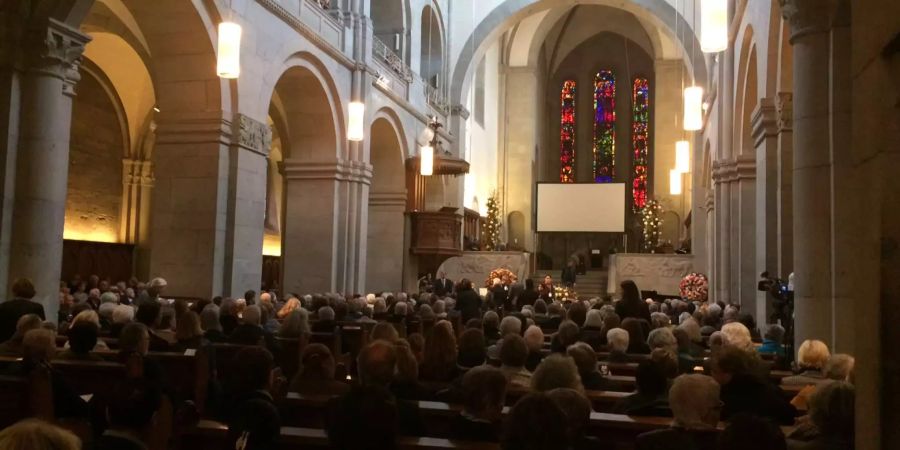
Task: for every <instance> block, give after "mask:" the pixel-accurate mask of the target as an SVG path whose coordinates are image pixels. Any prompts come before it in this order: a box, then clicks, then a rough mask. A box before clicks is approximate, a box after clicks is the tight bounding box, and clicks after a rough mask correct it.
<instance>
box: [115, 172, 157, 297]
mask: <svg viewBox="0 0 900 450" xmlns="http://www.w3.org/2000/svg"><path fill="white" fill-rule="evenodd" d="M152 189H153V163H152V162H150V161H147V160H138V159H123V160H122V214H121V222H122V223H121V229H120V234H119V235H120V236H121V237H122V240H123V241H124V242H127V243H129V244H134V245H135V262H134V266H135V276H137V277H138V278H140V279H147V278H148V277H149V272H150V253H149V249H148V246H149V245H150V196H151V195H152Z"/></svg>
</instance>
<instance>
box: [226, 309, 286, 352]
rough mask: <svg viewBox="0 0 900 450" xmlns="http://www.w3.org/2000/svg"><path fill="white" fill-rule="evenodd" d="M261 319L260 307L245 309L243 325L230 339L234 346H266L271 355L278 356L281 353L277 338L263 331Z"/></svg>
mask: <svg viewBox="0 0 900 450" xmlns="http://www.w3.org/2000/svg"><path fill="white" fill-rule="evenodd" d="M261 319H262V313H261V312H260V310H259V306H256V305H252V306H248V307H247V308H245V309H244V317H243V320H242V322H241V324H240V325H238V326H237V327H235V328H234V331H233V332H232V333H231V335H230V336H229V337H228V339H229V341H230V342H231V343H233V344H241V345H261V346H265V347H266V348H267V349H268V350H269V352H270V353H272V354H273V355H277V354H278V353H279V352H278V344H277V343H276V342H275V336H274V335H272V333H269V332H268V331H266V330H265V329H263V327H262V325H260V320H261Z"/></svg>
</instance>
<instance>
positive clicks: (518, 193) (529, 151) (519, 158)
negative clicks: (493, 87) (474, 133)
mask: <svg viewBox="0 0 900 450" xmlns="http://www.w3.org/2000/svg"><path fill="white" fill-rule="evenodd" d="M505 75H506V88H505V91H506V94H507V95H506V96H505V99H504V102H505V106H504V109H505V110H506V111H508V112H509V111H515V113H514V114H507V116H506V117H507V120H506V123H505V126H506V131H505V135H506V139H504V140H503V141H504V142H503V145H502V146H501V152H502V155H501V159H500V162H501V164H503V165H504V166H505V170H503V172H504V173H505V174H507V175H508V177H507V178H506V179H505V180H501V181H502V182H501V183H499V185H500V186H503V188H504V194H505V196H504V197H503V198H501V203H502V207H503V208H504V210H505V211H533V201H532V199H533V195H532V191H533V189H534V181H535V178H534V164H535V162H534V159H535V154H536V150H535V149H536V148H537V147H538V131H539V129H540V125H539V124H538V122H539V120H538V99H537V95H538V93H539V92H542V91H541V89H539V88H538V75H537V73H536V70H535V68H533V67H526V68H507V69H506V74H505ZM479 201H484V202H486V201H487V199H484V200H481V199H479ZM501 220H504V219H501ZM535 225H536V224H535V223H534V222H533V216H532V214H525V223H524V230H525V236H524V239H525V242H523V243H522V245H523V247H524V248H525V250H526V251H536V248H535V242H534V235H535V231H536V230H535Z"/></svg>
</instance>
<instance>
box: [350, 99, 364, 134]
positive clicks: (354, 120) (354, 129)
mask: <svg viewBox="0 0 900 450" xmlns="http://www.w3.org/2000/svg"><path fill="white" fill-rule="evenodd" d="M348 112H349V113H350V119H349V120H348V121H347V139H349V140H351V141H361V140H363V138H364V137H365V130H364V128H365V127H364V125H363V124H364V123H365V116H366V105H365V103H362V102H350V107H349V110H348Z"/></svg>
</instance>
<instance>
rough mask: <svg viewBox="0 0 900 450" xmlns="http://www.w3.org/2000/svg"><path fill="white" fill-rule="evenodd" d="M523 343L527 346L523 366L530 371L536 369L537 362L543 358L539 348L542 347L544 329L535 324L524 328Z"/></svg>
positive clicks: (541, 348)
mask: <svg viewBox="0 0 900 450" xmlns="http://www.w3.org/2000/svg"><path fill="white" fill-rule="evenodd" d="M525 345H526V346H528V359H527V360H526V361H525V368H526V369H528V371H530V372H534V370H535V369H537V366H538V364H540V363H541V360H542V359H544V355H543V353H541V350H543V349H544V331H543V330H541V327H539V326H537V325H531V326H530V327H528V328H527V329H526V330H525Z"/></svg>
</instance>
